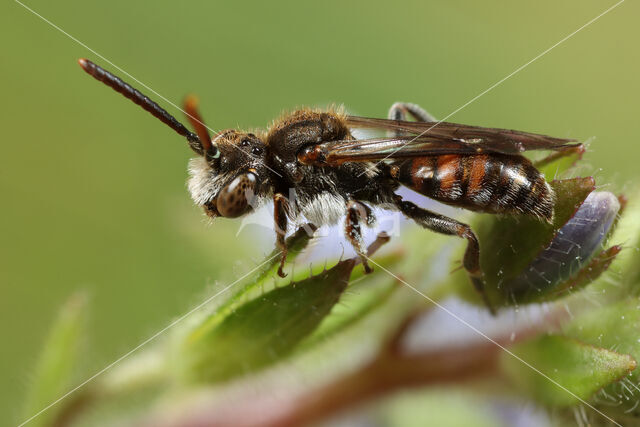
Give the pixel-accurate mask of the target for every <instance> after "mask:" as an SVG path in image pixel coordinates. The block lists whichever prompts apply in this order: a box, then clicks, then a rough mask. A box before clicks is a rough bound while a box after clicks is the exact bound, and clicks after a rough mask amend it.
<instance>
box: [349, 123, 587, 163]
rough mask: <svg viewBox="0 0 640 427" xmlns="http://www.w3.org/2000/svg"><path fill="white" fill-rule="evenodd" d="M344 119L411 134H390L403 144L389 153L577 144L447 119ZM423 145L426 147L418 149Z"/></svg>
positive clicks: (516, 150)
mask: <svg viewBox="0 0 640 427" xmlns="http://www.w3.org/2000/svg"><path fill="white" fill-rule="evenodd" d="M346 121H347V124H348V125H349V126H350V127H354V128H374V129H381V130H393V131H400V132H402V133H403V134H413V135H414V136H411V135H407V136H408V139H406V140H403V141H402V142H399V140H400V139H401V138H392V140H397V141H398V143H397V144H396V145H397V146H398V147H397V148H399V147H400V146H401V145H402V146H403V148H402V149H399V150H397V152H396V154H393V155H392V157H407V156H406V155H404V154H401V153H402V152H403V151H405V150H408V151H412V152H414V153H417V154H414V155H428V154H434V153H433V150H438V153H440V152H441V150H445V149H446V148H447V147H450V148H451V149H452V150H453V151H451V153H452V154H455V153H467V152H479V151H489V152H494V153H503V154H519V153H521V152H523V151H529V150H561V149H563V148H566V147H573V146H576V145H578V144H572V142H575V139H564V138H555V137H552V136H547V135H539V134H535V133H529V132H521V131H517V130H509V129H497V128H484V127H480V126H469V125H461V124H457V123H449V122H408V121H402V120H387V119H375V118H366V117H357V116H347V118H346ZM402 138H404V137H402ZM389 143H390V142H389ZM432 144H433V146H432ZM463 146H465V147H463ZM384 147H385V148H384V150H385V151H386V150H387V148H388V144H385V145H384ZM370 148H373V147H370ZM422 149H424V150H426V151H425V152H421V150H422ZM408 157H412V156H408Z"/></svg>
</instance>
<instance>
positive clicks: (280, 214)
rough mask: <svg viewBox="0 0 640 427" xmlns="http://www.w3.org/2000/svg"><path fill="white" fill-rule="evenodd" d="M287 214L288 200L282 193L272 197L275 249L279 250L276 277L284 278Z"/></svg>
mask: <svg viewBox="0 0 640 427" xmlns="http://www.w3.org/2000/svg"><path fill="white" fill-rule="evenodd" d="M288 212H289V200H288V199H287V198H286V197H285V196H284V195H283V194H282V193H275V194H274V195H273V220H274V226H275V229H276V247H277V248H278V249H280V251H281V255H280V267H278V276H280V277H286V276H287V275H286V273H285V272H284V271H283V268H284V263H285V262H286V261H287V244H286V242H285V237H286V235H287V224H288V215H287V214H288Z"/></svg>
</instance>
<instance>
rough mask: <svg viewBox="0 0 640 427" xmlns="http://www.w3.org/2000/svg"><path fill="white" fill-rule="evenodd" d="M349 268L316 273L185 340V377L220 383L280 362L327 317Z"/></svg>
mask: <svg viewBox="0 0 640 427" xmlns="http://www.w3.org/2000/svg"><path fill="white" fill-rule="evenodd" d="M354 265H355V261H354V260H351V259H350V260H345V261H341V262H339V263H338V264H337V265H336V266H335V267H333V268H331V269H330V270H327V271H324V272H322V273H321V274H318V275H315V276H312V277H309V278H307V279H305V280H302V281H300V282H293V283H291V284H290V285H287V286H283V287H281V288H276V289H274V290H272V291H270V292H267V293H265V294H264V295H262V296H261V297H258V298H256V299H253V300H251V301H249V302H247V303H244V304H242V305H240V306H239V307H237V308H236V309H235V310H234V311H233V312H231V313H230V314H229V315H228V316H226V317H225V318H224V319H223V320H222V321H221V322H220V323H219V324H218V325H216V326H215V327H213V328H211V329H209V330H207V331H205V332H204V333H199V334H198V336H197V337H196V338H193V337H190V338H189V339H188V341H187V342H186V344H185V347H184V349H183V356H184V357H183V358H182V363H183V366H182V368H183V374H184V376H185V378H186V379H187V380H190V381H194V382H214V381H220V380H225V379H229V378H232V377H235V376H238V375H243V374H246V373H248V372H251V371H254V370H256V369H259V368H261V367H264V366H266V365H269V364H271V363H274V362H276V361H278V360H280V359H281V358H282V357H283V356H285V355H287V354H288V353H290V352H291V351H292V350H293V348H294V347H295V346H296V345H297V344H298V343H299V342H300V340H302V339H303V338H304V337H306V336H307V335H309V334H310V333H311V332H312V331H313V330H314V329H315V328H316V327H317V326H318V324H319V323H320V322H321V321H322V319H324V317H325V316H326V315H327V314H329V312H330V311H331V309H332V308H333V306H334V305H335V304H336V303H337V302H338V299H339V297H340V295H341V294H342V292H343V291H344V289H345V288H346V286H347V283H348V280H349V276H350V275H351V271H352V270H353V267H354Z"/></svg>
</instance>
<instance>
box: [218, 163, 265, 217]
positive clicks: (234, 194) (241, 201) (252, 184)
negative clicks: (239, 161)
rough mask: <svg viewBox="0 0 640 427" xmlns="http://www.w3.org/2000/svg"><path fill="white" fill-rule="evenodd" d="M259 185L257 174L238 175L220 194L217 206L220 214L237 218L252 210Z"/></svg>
mask: <svg viewBox="0 0 640 427" xmlns="http://www.w3.org/2000/svg"><path fill="white" fill-rule="evenodd" d="M256 186H257V179H256V176H255V175H254V174H252V173H246V174H243V175H240V176H237V177H236V178H235V179H234V180H233V181H231V183H230V184H229V185H227V186H226V187H224V188H223V189H222V190H221V191H220V193H219V194H218V200H217V202H216V207H217V209H218V212H219V213H220V215H222V216H224V217H226V218H237V217H239V216H241V215H244V214H245V213H247V212H249V211H250V210H251V208H252V207H251V205H252V203H253V200H254V197H255V189H256Z"/></svg>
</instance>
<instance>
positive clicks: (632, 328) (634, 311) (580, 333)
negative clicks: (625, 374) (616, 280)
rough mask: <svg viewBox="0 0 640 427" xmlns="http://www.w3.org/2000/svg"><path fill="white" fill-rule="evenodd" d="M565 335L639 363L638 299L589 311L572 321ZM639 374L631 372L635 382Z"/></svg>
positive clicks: (639, 310) (639, 314)
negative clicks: (624, 354) (620, 354)
mask: <svg viewBox="0 0 640 427" xmlns="http://www.w3.org/2000/svg"><path fill="white" fill-rule="evenodd" d="M564 332H565V334H566V335H567V336H569V337H572V338H575V339H579V340H581V341H584V342H586V343H588V344H591V345H595V346H598V347H604V348H609V349H615V350H616V351H618V352H621V353H628V354H630V355H631V356H633V357H634V358H635V359H637V360H638V359H640V341H639V340H640V299H639V298H630V299H628V300H626V301H620V302H618V303H615V304H611V305H607V306H604V307H600V308H597V309H592V310H589V311H588V312H585V313H583V314H581V315H579V316H577V317H576V318H575V319H573V320H572V321H571V323H570V324H569V325H567V327H566V328H565V331H564ZM639 376H640V373H638V372H634V373H633V374H632V377H634V378H637V377H639Z"/></svg>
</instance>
